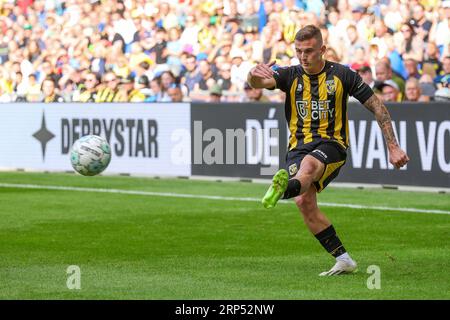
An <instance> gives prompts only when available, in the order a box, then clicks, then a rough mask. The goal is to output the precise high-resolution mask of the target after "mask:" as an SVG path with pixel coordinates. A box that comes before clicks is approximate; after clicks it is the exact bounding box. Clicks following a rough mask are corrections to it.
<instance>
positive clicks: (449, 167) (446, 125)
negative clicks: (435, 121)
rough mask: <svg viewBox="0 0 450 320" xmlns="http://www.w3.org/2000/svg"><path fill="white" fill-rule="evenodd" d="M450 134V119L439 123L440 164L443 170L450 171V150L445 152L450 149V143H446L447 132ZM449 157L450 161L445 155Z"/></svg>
mask: <svg viewBox="0 0 450 320" xmlns="http://www.w3.org/2000/svg"><path fill="white" fill-rule="evenodd" d="M447 132H448V133H449V134H450V121H444V122H442V123H441V124H440V125H439V129H438V133H437V158H438V164H439V167H440V168H441V170H442V171H444V172H445V173H450V151H449V152H447V153H445V150H449V149H450V146H449V145H450V143H447V144H445V135H446V133H447ZM446 155H447V157H448V158H449V160H448V162H447V160H446V159H445V156H446Z"/></svg>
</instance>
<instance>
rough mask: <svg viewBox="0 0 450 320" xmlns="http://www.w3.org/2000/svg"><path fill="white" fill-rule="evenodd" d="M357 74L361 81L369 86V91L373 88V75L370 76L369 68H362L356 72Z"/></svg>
mask: <svg viewBox="0 0 450 320" xmlns="http://www.w3.org/2000/svg"><path fill="white" fill-rule="evenodd" d="M357 71H358V74H359V75H360V76H361V78H362V79H363V81H364V82H365V83H366V84H367V85H369V87H370V88H371V89H373V88H374V86H375V81H374V79H373V75H372V69H370V67H368V66H363V67H361V68H360V69H358V70H357Z"/></svg>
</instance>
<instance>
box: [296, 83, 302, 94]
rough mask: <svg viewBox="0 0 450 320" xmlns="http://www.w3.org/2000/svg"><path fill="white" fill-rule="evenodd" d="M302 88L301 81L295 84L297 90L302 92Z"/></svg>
mask: <svg viewBox="0 0 450 320" xmlns="http://www.w3.org/2000/svg"><path fill="white" fill-rule="evenodd" d="M302 90H303V85H302V84H301V83H299V84H298V85H297V92H302Z"/></svg>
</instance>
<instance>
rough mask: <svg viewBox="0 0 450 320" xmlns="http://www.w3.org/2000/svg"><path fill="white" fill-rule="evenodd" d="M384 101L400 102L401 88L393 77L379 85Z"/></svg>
mask: <svg viewBox="0 0 450 320" xmlns="http://www.w3.org/2000/svg"><path fill="white" fill-rule="evenodd" d="M378 88H379V90H381V93H382V99H383V102H399V101H400V88H399V87H398V85H397V83H395V82H394V81H393V80H392V79H389V80H386V81H384V82H382V83H381V84H380V85H379V87H378Z"/></svg>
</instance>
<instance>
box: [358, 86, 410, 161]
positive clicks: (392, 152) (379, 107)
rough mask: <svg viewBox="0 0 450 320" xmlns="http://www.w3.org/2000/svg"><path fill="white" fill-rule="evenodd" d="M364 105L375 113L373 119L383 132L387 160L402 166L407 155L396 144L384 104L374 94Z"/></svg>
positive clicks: (407, 158) (389, 117) (406, 159)
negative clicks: (387, 153)
mask: <svg viewBox="0 0 450 320" xmlns="http://www.w3.org/2000/svg"><path fill="white" fill-rule="evenodd" d="M364 106H365V107H366V108H367V109H369V110H370V111H371V112H372V113H373V114H374V115H375V119H377V122H378V125H379V126H380V128H381V131H382V132H383V136H384V139H385V140H386V143H387V146H388V149H389V162H390V163H392V164H393V165H394V167H395V168H397V169H399V168H401V167H403V166H404V165H405V164H406V163H407V162H408V161H409V157H408V155H407V154H406V153H405V151H403V150H402V149H401V148H400V146H399V145H398V142H397V139H396V138H395V135H394V129H393V128H392V122H391V116H390V115H389V112H388V111H387V109H386V106H385V105H384V103H383V102H382V101H380V99H378V97H377V96H376V95H375V94H374V95H372V96H371V97H370V98H369V99H367V101H366V102H364Z"/></svg>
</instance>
